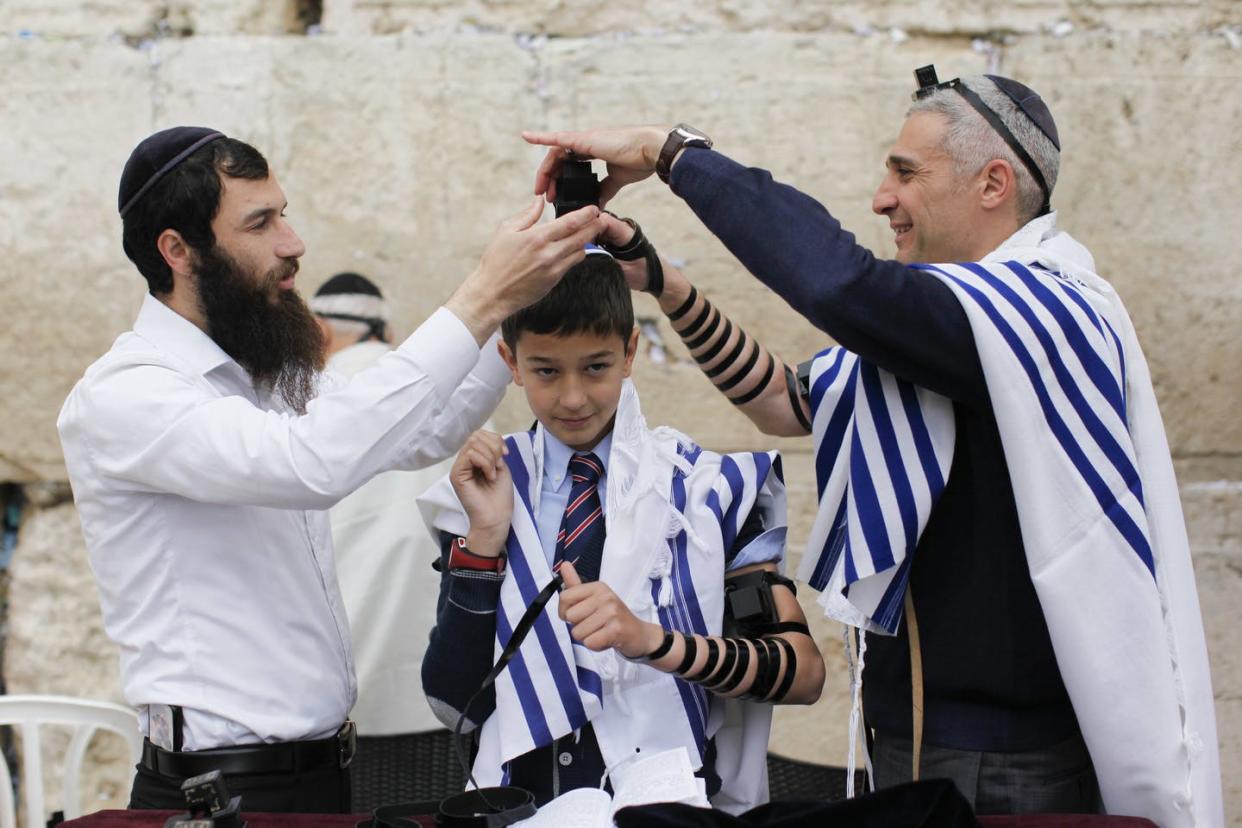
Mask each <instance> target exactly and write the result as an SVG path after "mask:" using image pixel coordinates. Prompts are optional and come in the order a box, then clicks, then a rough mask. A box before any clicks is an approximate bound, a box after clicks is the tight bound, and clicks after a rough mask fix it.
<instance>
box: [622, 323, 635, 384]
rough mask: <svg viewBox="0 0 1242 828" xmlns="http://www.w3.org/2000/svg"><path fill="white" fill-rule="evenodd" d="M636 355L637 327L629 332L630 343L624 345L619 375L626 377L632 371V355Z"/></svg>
mask: <svg viewBox="0 0 1242 828" xmlns="http://www.w3.org/2000/svg"><path fill="white" fill-rule="evenodd" d="M636 353H638V326H637V325H635V326H634V330H632V331H630V341H629V342H627V343H625V362H624V364H622V366H621V375H622V376H625V377H628V376H629V375H630V371H632V370H633V369H634V355H635V354H636Z"/></svg>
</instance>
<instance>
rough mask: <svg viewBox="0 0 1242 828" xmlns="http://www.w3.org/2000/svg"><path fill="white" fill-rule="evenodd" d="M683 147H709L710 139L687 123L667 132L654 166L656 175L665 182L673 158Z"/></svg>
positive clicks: (670, 169)
mask: <svg viewBox="0 0 1242 828" xmlns="http://www.w3.org/2000/svg"><path fill="white" fill-rule="evenodd" d="M685 147H702V148H703V149H711V148H712V139H711V138H708V137H707V136H706V135H704V134H703V133H701V132H699V131H698V130H697V129H695V128H694V127H692V126H690V125H689V124H678V125H677V126H675V127H673V131H672V132H670V133H669V134H668V140H666V141H665V142H664V146H663V147H661V148H660V158H659V160H657V161H656V167H655V171H656V175H658V176H660V180H661V181H663V182H664V183H665V184H667V183H668V176H669V173H670V172H671V171H672V167H673V159H675V158H676V157H677V153H679V152H681V151H682V149H683V148H685Z"/></svg>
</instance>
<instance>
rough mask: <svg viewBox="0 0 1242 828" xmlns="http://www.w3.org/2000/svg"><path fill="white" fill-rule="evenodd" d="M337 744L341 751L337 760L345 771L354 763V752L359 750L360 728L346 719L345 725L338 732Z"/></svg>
mask: <svg viewBox="0 0 1242 828" xmlns="http://www.w3.org/2000/svg"><path fill="white" fill-rule="evenodd" d="M336 744H337V749H338V751H339V753H338V755H337V758H338V761H339V762H340V766H341V768H342V770H343V769H345V768H348V767H349V763H350V762H352V761H354V751H355V750H357V748H358V728H357V727H356V726H355V725H354V720H353V719H346V720H345V724H343V725H341V729H340V730H338V731H337V732H336Z"/></svg>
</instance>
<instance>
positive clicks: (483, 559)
mask: <svg viewBox="0 0 1242 828" xmlns="http://www.w3.org/2000/svg"><path fill="white" fill-rule="evenodd" d="M448 568H449V571H450V572H452V571H454V570H460V569H469V570H472V571H474V572H494V573H496V574H497V575H503V574H504V571H505V555H504V552H503V551H502V552H501V553H500V554H499V555H496V556H495V557H492V556H490V555H477V554H475V553H474V552H471V551H470V550H469V549H467V548H466V539H465V538H454V539H453V542H452V544H450V545H449V557H448Z"/></svg>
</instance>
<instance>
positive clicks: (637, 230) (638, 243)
mask: <svg viewBox="0 0 1242 828" xmlns="http://www.w3.org/2000/svg"><path fill="white" fill-rule="evenodd" d="M609 215H610V216H613V218H619V219H621V221H623V222H625V223H626V224H628V225H629V226H630V227H632V228H633V229H634V235H633V236H631V237H630V240H629V241H628V242H626V243H625V244H622V245H616V244H607V243H606V242H600V243H599V246H600V247H602V248H604V249H605V250H607V251H608V252H609V253H611V254H612V257H613V258H614V259H616V260H618V261H622V262H632V261H634V260H636V259H644V260H646V262H647V286H646V287H645V288H643V292H644V293H650V294H651V295H652V296H654V297H656V298H657V299H659V298H660V294H661V293H663V292H664V267H663V265H661V264H660V254H659V253H656V249H655V245H653V244H652V243H651V242H650V241H648V240H647V237H646V236H645V235H643V228H641V227H639V226H638V222H636V221H634V219H632V218H621V217H620V216H617V215H614V214H613V213H609Z"/></svg>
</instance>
